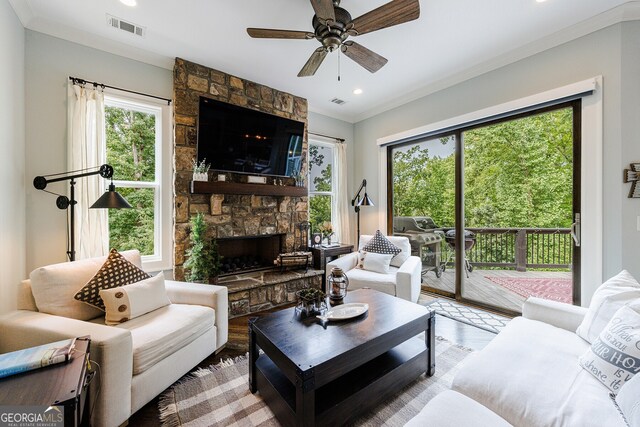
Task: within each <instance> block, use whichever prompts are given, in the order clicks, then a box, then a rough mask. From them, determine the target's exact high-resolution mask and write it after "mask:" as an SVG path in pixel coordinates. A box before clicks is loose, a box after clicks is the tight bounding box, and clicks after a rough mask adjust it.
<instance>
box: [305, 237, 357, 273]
mask: <svg viewBox="0 0 640 427" xmlns="http://www.w3.org/2000/svg"><path fill="white" fill-rule="evenodd" d="M309 249H310V250H311V253H313V268H314V269H316V270H322V271H324V269H325V267H326V266H327V263H328V262H329V261H331V260H333V259H334V258H337V257H339V256H340V255H346V254H348V253H351V252H353V245H345V244H342V243H340V245H338V246H332V247H329V248H323V247H322V245H320V246H312V247H311V248H309Z"/></svg>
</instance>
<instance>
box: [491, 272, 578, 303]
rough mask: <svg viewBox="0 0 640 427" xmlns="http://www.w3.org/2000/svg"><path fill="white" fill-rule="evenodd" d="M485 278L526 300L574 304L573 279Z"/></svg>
mask: <svg viewBox="0 0 640 427" xmlns="http://www.w3.org/2000/svg"><path fill="white" fill-rule="evenodd" d="M484 277H485V278H486V279H489V280H491V281H492V282H493V283H495V284H497V285H500V286H502V287H503V288H506V289H509V290H510V291H513V292H515V293H516V294H518V295H521V296H523V297H525V298H527V297H530V296H531V297H539V298H544V299H548V300H552V301H560V302H566V303H568V304H571V303H572V293H573V289H572V288H573V281H572V280H571V279H562V278H555V277H550V278H533V277H495V276H484Z"/></svg>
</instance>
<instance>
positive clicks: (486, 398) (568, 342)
mask: <svg viewBox="0 0 640 427" xmlns="http://www.w3.org/2000/svg"><path fill="white" fill-rule="evenodd" d="M586 311H587V310H586V309H585V308H582V307H576V306H572V305H569V304H563V303H558V302H552V301H547V300H542V299H539V298H529V299H528V300H527V301H526V302H525V304H524V307H523V313H522V314H523V316H522V317H517V318H515V319H513V320H512V321H511V322H510V323H509V324H508V325H507V327H506V328H505V329H504V330H503V331H502V332H500V333H499V334H498V335H497V336H496V338H494V339H493V340H492V341H491V342H490V343H489V344H488V345H487V346H486V347H485V348H484V349H483V350H482V351H480V352H478V353H476V354H473V355H471V356H469V358H468V359H467V361H465V364H464V366H463V367H462V368H461V370H460V371H459V372H458V373H457V375H456V376H455V377H454V378H453V384H452V390H448V391H445V392H443V393H441V394H439V395H438V396H436V397H435V398H434V399H432V400H431V401H430V402H429V403H428V404H427V405H426V406H425V407H424V409H423V410H422V411H421V412H420V413H419V414H418V415H417V416H416V417H415V418H413V419H412V420H411V421H410V422H409V423H408V424H407V426H410V427H417V426H425V425H429V426H433V427H443V426H457V427H465V426H474V427H477V426H480V427H483V426H486V427H489V426H495V427H504V426H509V425H513V426H518V427H521V426H522V427H526V426H545V427H553V426H576V427H586V426H598V427H601V426H607V427H618V426H620V427H622V426H624V422H623V421H622V418H621V417H620V415H619V414H618V412H617V409H616V407H615V406H614V404H613V402H612V400H611V398H610V397H609V390H608V389H607V388H606V387H605V386H603V385H602V384H601V383H600V382H599V381H598V380H597V379H596V378H595V377H593V376H592V375H591V374H590V373H588V372H587V371H585V370H584V369H583V368H582V367H581V366H580V365H579V364H578V357H579V356H581V355H582V354H583V353H584V352H585V351H587V349H588V348H589V343H587V342H586V341H584V340H583V339H582V338H580V337H579V336H578V335H576V334H575V330H576V329H577V327H578V325H580V323H581V322H582V319H583V317H584V315H585V313H586Z"/></svg>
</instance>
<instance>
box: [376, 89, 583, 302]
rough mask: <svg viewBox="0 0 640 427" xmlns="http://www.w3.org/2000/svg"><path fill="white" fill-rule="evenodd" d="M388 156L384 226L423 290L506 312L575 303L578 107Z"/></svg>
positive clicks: (419, 143) (457, 133) (455, 134)
mask: <svg viewBox="0 0 640 427" xmlns="http://www.w3.org/2000/svg"><path fill="white" fill-rule="evenodd" d="M387 155H388V159H389V160H388V171H389V172H388V189H389V194H388V200H389V207H388V218H389V224H388V226H389V229H390V231H391V232H393V234H396V235H399V234H400V235H405V236H407V237H409V240H410V241H411V244H412V250H413V252H414V254H415V255H418V256H420V257H421V259H422V262H423V274H422V284H423V289H425V290H427V291H431V292H435V293H439V294H444V295H448V296H451V297H455V298H456V299H457V300H460V301H466V302H471V303H473V304H475V305H478V306H484V307H488V308H492V309H495V310H499V311H503V312H505V313H510V314H515V313H519V312H521V309H522V303H523V302H524V301H525V299H526V298H528V297H529V296H536V297H541V298H546V299H550V300H555V301H563V302H568V303H579V302H580V294H579V289H580V287H579V279H580V278H579V260H580V257H579V255H580V252H579V249H580V248H579V245H578V243H579V227H573V228H572V226H573V225H574V223H576V222H579V216H580V101H574V102H570V103H565V104H561V105H555V106H552V107H546V108H541V109H538V110H535V111H529V112H527V113H523V114H519V115H514V116H510V117H502V118H500V119H497V120H493V121H490V122H485V123H481V124H475V125H473V126H467V127H460V128H459V129H455V130H454V131H451V132H449V133H448V134H441V135H434V136H428V137H425V138H422V139H418V140H415V141H411V142H409V143H405V144H402V145H396V146H391V147H389V148H388V152H387ZM572 230H573V231H574V232H573V233H572Z"/></svg>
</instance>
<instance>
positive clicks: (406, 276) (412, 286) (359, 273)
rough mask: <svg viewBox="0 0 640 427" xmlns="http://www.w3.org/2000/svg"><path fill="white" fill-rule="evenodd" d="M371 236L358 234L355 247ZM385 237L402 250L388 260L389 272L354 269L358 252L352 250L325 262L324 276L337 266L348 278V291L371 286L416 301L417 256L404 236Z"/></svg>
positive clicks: (417, 281) (417, 284)
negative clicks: (412, 252)
mask: <svg viewBox="0 0 640 427" xmlns="http://www.w3.org/2000/svg"><path fill="white" fill-rule="evenodd" d="M372 238H373V236H371V235H362V236H360V246H359V248H358V249H362V248H363V247H364V246H365V245H366V244H367V243H368V242H369V240H371V239H372ZM387 239H389V241H390V242H391V243H393V244H394V245H396V246H397V247H399V248H400V249H401V250H402V252H400V253H399V254H398V255H396V257H394V258H393V259H392V260H391V266H390V267H389V273H387V274H383V273H376V272H373V271H367V270H361V269H358V268H356V265H357V264H358V252H352V253H350V254H347V255H344V256H342V257H340V258H337V259H335V260H333V261H331V262H328V263H327V265H326V275H327V276H326V277H329V274H331V270H332V269H333V268H334V267H340V268H342V270H343V271H344V272H345V274H346V275H347V277H348V278H349V289H350V290H355V289H360V288H371V289H375V290H377V291H380V292H384V293H387V294H390V295H394V296H397V297H398V298H402V299H405V300H407V301H411V302H418V297H419V296H420V284H421V282H422V277H421V271H422V263H421V262H420V258H418V257H417V256H412V255H411V244H410V243H409V239H408V238H407V237H400V236H387ZM403 260H404V261H403ZM398 261H400V262H398Z"/></svg>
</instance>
